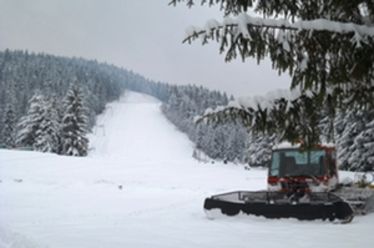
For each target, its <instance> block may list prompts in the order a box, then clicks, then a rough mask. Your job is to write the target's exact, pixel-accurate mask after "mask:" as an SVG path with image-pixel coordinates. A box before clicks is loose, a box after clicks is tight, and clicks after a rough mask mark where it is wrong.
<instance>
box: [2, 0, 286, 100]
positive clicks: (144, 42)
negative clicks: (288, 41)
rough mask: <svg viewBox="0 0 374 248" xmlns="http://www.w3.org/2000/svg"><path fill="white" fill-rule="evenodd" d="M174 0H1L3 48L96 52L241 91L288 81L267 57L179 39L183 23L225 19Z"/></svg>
mask: <svg viewBox="0 0 374 248" xmlns="http://www.w3.org/2000/svg"><path fill="white" fill-rule="evenodd" d="M168 2H169V0H0V49H1V50H4V49H6V48H9V49H22V50H25V49H27V50H29V51H34V52H45V53H50V54H55V55H64V56H76V57H84V58H88V59H97V60H98V61H100V62H108V63H111V64H115V65H118V66H122V67H124V68H127V69H131V70H134V71H136V72H138V73H140V74H142V75H144V76H146V77H148V78H150V79H153V80H157V81H163V82H168V83H172V84H199V85H200V84H201V85H204V86H207V87H209V88H211V89H218V90H225V91H227V92H228V93H230V94H234V95H236V96H246V95H255V94H263V93H265V92H267V91H270V90H274V89H276V88H287V87H288V86H289V81H290V79H289V77H288V76H287V75H283V76H281V77H280V76H279V75H278V73H277V72H276V71H274V70H272V69H271V64H270V62H268V61H266V62H263V63H261V65H259V66H258V65H257V63H256V61H255V60H248V61H246V62H245V63H243V62H241V61H240V60H238V61H235V62H230V63H225V62H224V56H223V55H219V52H218V46H217V44H215V43H210V44H209V45H206V46H201V44H200V43H198V42H196V43H194V44H193V45H187V44H182V40H183V38H184V34H185V29H186V28H187V27H188V26H190V25H196V26H203V25H204V24H205V22H206V21H207V20H209V19H211V18H216V19H221V18H222V13H220V12H219V11H218V9H216V8H208V7H206V6H205V7H194V8H192V9H188V8H187V7H186V6H184V4H181V5H180V6H177V7H171V6H168Z"/></svg>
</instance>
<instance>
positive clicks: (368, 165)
mask: <svg viewBox="0 0 374 248" xmlns="http://www.w3.org/2000/svg"><path fill="white" fill-rule="evenodd" d="M373 114H374V111H371V113H370V112H369V113H365V114H364V115H363V125H362V128H361V130H360V132H359V134H358V135H357V136H356V137H355V138H354V143H353V145H352V147H354V148H355V149H354V150H353V149H352V148H351V149H352V150H353V152H352V153H351V156H350V157H349V159H348V161H349V163H350V165H351V167H350V168H349V169H350V170H355V171H372V170H373V169H374V118H372V117H371V118H369V116H370V115H373ZM368 119H371V121H370V122H368V121H367V120H368Z"/></svg>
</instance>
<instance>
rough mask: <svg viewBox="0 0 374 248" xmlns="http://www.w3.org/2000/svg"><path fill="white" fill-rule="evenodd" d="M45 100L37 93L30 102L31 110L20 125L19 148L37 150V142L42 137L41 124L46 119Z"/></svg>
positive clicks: (17, 139)
mask: <svg viewBox="0 0 374 248" xmlns="http://www.w3.org/2000/svg"><path fill="white" fill-rule="evenodd" d="M44 105H45V99H44V97H43V95H42V94H41V93H40V92H36V93H35V94H34V95H33V97H32V98H31V99H30V100H29V108H28V110H27V113H26V115H25V116H22V117H21V119H20V121H19V123H18V133H17V138H16V143H17V145H18V146H22V147H27V148H31V149H35V144H36V140H37V139H38V135H40V124H41V123H42V120H43V118H44V111H45V108H44Z"/></svg>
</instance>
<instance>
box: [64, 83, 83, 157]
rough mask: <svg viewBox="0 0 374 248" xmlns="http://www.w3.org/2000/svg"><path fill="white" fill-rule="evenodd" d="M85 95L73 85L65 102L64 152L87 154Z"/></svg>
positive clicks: (71, 154) (75, 154)
mask: <svg viewBox="0 0 374 248" xmlns="http://www.w3.org/2000/svg"><path fill="white" fill-rule="evenodd" d="M83 100H84V96H83V94H82V92H81V90H80V89H79V88H78V87H77V86H71V87H70V89H69V91H68V93H67V95H66V98H65V102H64V109H65V112H64V115H63V119H62V128H61V142H62V154H65V155H70V156H86V155H87V152H88V139H87V137H86V134H87V131H88V130H87V121H88V120H87V114H86V109H85V106H84V103H83Z"/></svg>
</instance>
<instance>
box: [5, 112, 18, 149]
mask: <svg viewBox="0 0 374 248" xmlns="http://www.w3.org/2000/svg"><path fill="white" fill-rule="evenodd" d="M15 134H16V117H15V113H14V108H13V106H12V105H8V106H7V108H6V110H5V113H4V117H3V129H2V137H3V145H4V146H5V147H6V148H14V147H15V145H16V137H15Z"/></svg>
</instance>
